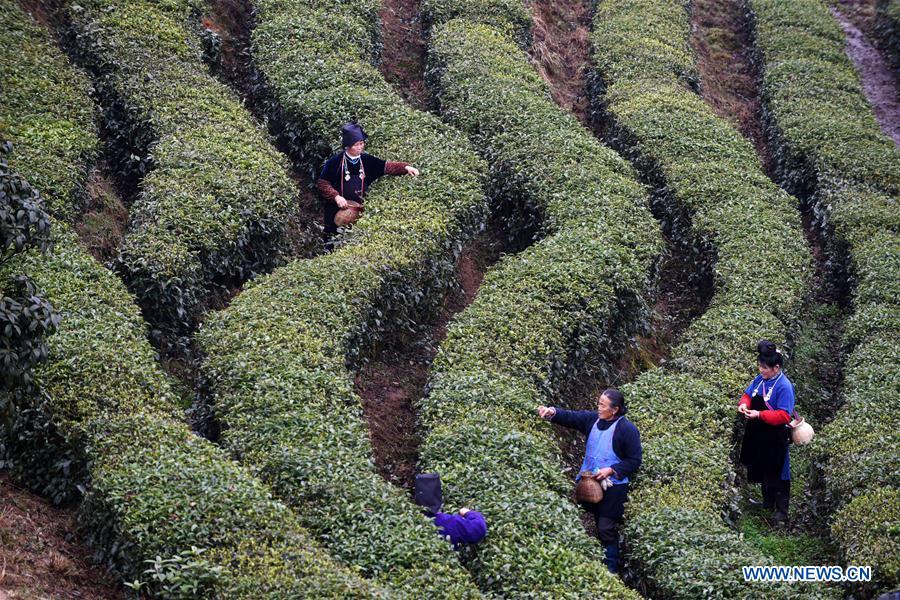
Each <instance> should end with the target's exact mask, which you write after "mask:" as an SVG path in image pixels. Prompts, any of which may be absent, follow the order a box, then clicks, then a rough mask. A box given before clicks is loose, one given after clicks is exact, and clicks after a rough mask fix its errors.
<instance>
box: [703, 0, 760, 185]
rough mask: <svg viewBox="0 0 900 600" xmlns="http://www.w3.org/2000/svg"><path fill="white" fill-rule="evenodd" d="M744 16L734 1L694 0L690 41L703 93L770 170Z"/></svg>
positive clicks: (708, 101)
mask: <svg viewBox="0 0 900 600" xmlns="http://www.w3.org/2000/svg"><path fill="white" fill-rule="evenodd" d="M745 21H746V16H745V15H743V14H742V12H741V10H740V8H739V6H738V3H736V2H734V0H695V2H693V4H692V10H691V24H692V35H691V45H692V46H693V48H694V51H695V52H696V54H697V67H698V69H699V71H700V81H701V84H700V88H701V96H702V97H703V99H704V100H706V102H707V103H709V105H710V106H711V107H712V109H713V111H714V112H715V113H716V115H718V116H719V117H722V118H724V119H727V120H729V121H731V123H733V124H734V125H735V127H737V128H738V130H739V131H740V132H741V133H742V134H743V135H744V137H746V138H747V139H749V140H750V141H751V142H752V143H753V145H754V146H755V147H756V151H757V154H758V155H759V158H760V162H761V163H762V165H763V170H764V171H765V172H766V173H771V166H772V164H771V163H772V153H771V152H770V151H769V148H768V147H767V145H766V139H765V135H764V129H763V126H762V104H761V101H760V95H759V86H758V85H757V82H758V81H759V72H758V69H757V68H756V66H755V65H754V63H753V60H752V52H753V45H752V41H751V39H750V33H749V30H748V29H747V27H746V23H745Z"/></svg>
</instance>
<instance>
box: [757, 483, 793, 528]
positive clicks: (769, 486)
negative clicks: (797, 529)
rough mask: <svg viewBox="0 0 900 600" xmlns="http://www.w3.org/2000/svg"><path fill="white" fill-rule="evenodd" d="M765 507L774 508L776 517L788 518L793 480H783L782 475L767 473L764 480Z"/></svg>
mask: <svg viewBox="0 0 900 600" xmlns="http://www.w3.org/2000/svg"><path fill="white" fill-rule="evenodd" d="M761 485H762V496H763V507H764V508H768V509H770V510H772V509H774V511H775V517H776V518H782V519H787V516H788V505H789V504H790V502H791V480H790V479H788V480H782V479H781V475H780V474H778V475H769V474H767V475H765V476H764V477H763V480H762V484H761Z"/></svg>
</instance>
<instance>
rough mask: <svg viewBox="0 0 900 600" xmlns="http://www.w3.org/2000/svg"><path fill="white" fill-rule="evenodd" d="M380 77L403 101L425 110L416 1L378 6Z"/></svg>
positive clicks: (388, 1)
mask: <svg viewBox="0 0 900 600" xmlns="http://www.w3.org/2000/svg"><path fill="white" fill-rule="evenodd" d="M379 16H380V17H381V35H382V41H383V43H384V48H383V50H382V52H381V65H380V69H381V74H382V75H383V76H384V78H385V79H386V80H387V82H388V83H390V84H391V85H392V86H394V89H395V90H397V92H398V93H399V94H400V97H401V98H403V100H404V101H405V102H406V103H407V104H409V105H410V106H412V107H413V108H416V109H418V110H428V104H429V98H430V95H429V93H428V90H427V88H426V87H425V81H424V78H423V75H424V73H425V53H426V47H425V36H424V34H423V32H422V19H421V15H420V14H419V2H418V0H383V1H382V3H381V11H380V13H379Z"/></svg>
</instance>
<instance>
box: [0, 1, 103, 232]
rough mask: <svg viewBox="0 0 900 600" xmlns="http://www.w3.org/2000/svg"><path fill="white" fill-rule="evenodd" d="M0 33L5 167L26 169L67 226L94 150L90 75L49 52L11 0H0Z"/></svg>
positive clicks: (42, 34) (46, 40)
mask: <svg viewBox="0 0 900 600" xmlns="http://www.w3.org/2000/svg"><path fill="white" fill-rule="evenodd" d="M0 31H2V32H3V33H2V37H3V52H0V140H8V141H10V142H12V144H13V149H12V151H11V152H10V153H9V156H8V157H7V159H8V161H9V165H10V168H11V169H12V170H13V171H16V170H18V169H19V163H20V162H21V164H22V165H23V166H27V170H28V179H29V182H30V183H31V185H32V186H34V188H35V189H37V190H40V191H41V192H42V193H43V195H44V200H45V202H47V207H46V208H47V211H48V212H49V213H50V214H52V215H53V216H54V217H56V218H57V219H60V220H63V221H67V222H70V223H71V222H73V221H74V220H75V218H76V217H77V216H78V215H79V214H80V212H81V207H80V199H81V197H82V194H83V192H84V182H85V181H86V179H87V172H88V170H89V169H90V168H91V166H92V163H93V161H94V158H95V157H96V155H97V153H98V147H99V141H98V139H97V128H96V125H95V124H94V117H95V108H94V105H93V103H92V102H91V100H90V98H88V92H89V90H90V80H89V79H88V78H87V77H86V76H85V74H84V73H82V72H80V71H74V70H73V69H71V68H70V67H69V65H68V62H67V61H66V58H65V57H64V56H63V55H62V54H61V53H60V52H58V51H50V48H53V47H54V44H53V40H52V39H50V37H49V35H47V33H46V31H45V30H44V29H43V28H42V27H41V26H40V25H38V24H37V23H35V22H34V21H33V20H32V19H31V18H29V17H28V16H27V15H26V14H25V13H24V12H22V10H21V9H20V8H19V6H18V3H17V2H15V0H0ZM51 191H52V193H51Z"/></svg>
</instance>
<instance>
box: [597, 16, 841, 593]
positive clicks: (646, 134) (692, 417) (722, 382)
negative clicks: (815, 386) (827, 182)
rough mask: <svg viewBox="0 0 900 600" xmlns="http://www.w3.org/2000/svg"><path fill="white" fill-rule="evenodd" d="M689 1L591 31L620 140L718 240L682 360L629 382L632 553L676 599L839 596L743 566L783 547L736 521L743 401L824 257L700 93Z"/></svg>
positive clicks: (677, 205) (603, 22) (700, 233)
mask: <svg viewBox="0 0 900 600" xmlns="http://www.w3.org/2000/svg"><path fill="white" fill-rule="evenodd" d="M689 10H690V6H689V5H688V4H682V3H675V2H669V1H665V0H629V1H626V2H603V3H600V4H599V5H598V7H597V11H596V14H595V15H594V18H593V33H592V36H591V41H592V42H593V48H594V51H593V56H594V62H595V65H596V69H597V76H598V79H597V86H596V90H595V101H596V104H597V106H598V108H599V109H600V110H601V111H602V113H603V116H604V117H605V118H606V119H607V120H608V121H609V125H608V131H607V137H608V139H609V140H610V142H611V143H612V144H613V145H614V147H616V148H620V149H621V150H622V152H623V153H626V154H627V155H629V156H630V157H631V158H632V160H634V161H635V163H636V164H637V165H639V167H640V169H641V171H642V172H645V173H647V174H648V177H649V178H651V179H653V180H656V181H658V183H657V185H658V186H660V187H661V188H663V190H664V191H663V196H664V197H665V198H666V199H667V201H668V203H669V204H670V205H671V206H670V211H672V212H673V213H676V214H677V213H683V214H686V215H687V216H688V217H689V218H690V225H689V226H688V227H686V228H680V229H679V228H676V229H674V230H673V235H675V236H688V238H689V239H687V240H683V242H682V243H685V244H691V243H692V241H694V240H698V241H699V242H700V244H701V246H705V247H708V248H711V250H712V252H711V253H710V254H708V255H707V256H706V257H705V260H707V261H710V263H711V265H710V266H711V270H712V273H713V284H714V292H713V296H712V298H711V300H710V303H709V306H708V308H707V310H706V312H705V313H704V314H703V315H702V316H700V317H699V318H697V319H696V320H695V321H694V322H693V323H691V324H690V325H689V327H688V328H687V329H686V330H685V332H684V333H683V334H682V336H681V339H680V340H679V341H678V343H677V344H676V346H675V347H674V348H673V349H672V356H671V360H670V361H669V362H668V363H667V364H665V365H664V366H662V367H658V368H654V369H651V370H650V371H648V372H645V373H644V374H642V375H640V376H639V377H638V378H637V379H636V380H635V381H634V382H633V383H631V384H629V385H627V386H625V388H624V392H625V395H626V398H628V400H629V401H630V403H631V404H630V408H631V415H632V418H633V420H634V422H635V423H636V424H637V426H638V428H639V429H640V431H641V435H642V438H643V442H644V450H645V460H644V466H643V467H642V469H641V472H640V473H639V475H638V476H637V477H636V483H635V489H634V491H633V493H632V499H631V502H630V503H629V507H628V509H627V511H626V523H625V537H626V541H627V544H628V555H629V560H630V564H631V565H632V566H633V568H634V569H635V571H636V574H637V576H638V577H639V578H640V579H641V580H642V581H643V582H645V583H646V584H647V585H648V588H649V589H650V590H652V591H653V594H654V595H660V596H665V597H670V598H696V597H700V596H703V597H710V598H751V597H756V596H758V595H759V594H760V593H764V594H765V595H766V596H767V597H773V598H774V597H792V596H804V595H808V596H810V597H812V596H815V595H820V594H827V592H823V591H822V590H816V591H812V590H811V589H810V588H804V587H803V586H799V585H795V586H785V585H782V586H774V585H773V586H771V587H769V586H767V587H766V588H765V592H761V591H760V589H759V587H758V585H759V584H754V583H747V582H745V581H744V580H743V577H742V573H741V566H743V565H754V564H760V565H765V564H771V559H770V558H768V557H766V556H765V555H764V554H763V553H762V552H761V551H759V550H758V549H756V548H754V547H753V546H752V545H750V544H749V543H748V542H747V541H745V540H744V539H743V538H742V537H741V535H740V534H739V533H738V532H736V531H734V530H733V529H732V528H731V527H730V526H729V525H728V523H727V522H726V519H727V518H728V517H729V516H730V513H731V511H733V509H735V508H736V504H737V489H736V488H735V486H734V479H735V473H734V467H733V465H732V458H731V454H732V447H733V441H734V438H735V434H736V433H737V432H739V431H740V428H739V426H740V423H739V419H738V417H737V414H736V412H735V409H736V407H737V402H738V399H739V398H740V396H741V393H742V391H743V388H744V387H745V386H746V385H747V383H748V382H749V380H750V379H752V377H753V376H754V375H755V372H754V371H755V366H756V360H755V359H756V356H755V347H756V342H757V341H758V340H759V339H762V338H766V339H770V340H776V341H778V340H784V339H785V338H786V337H787V335H788V333H789V331H790V330H791V328H792V327H793V326H794V325H795V323H796V321H797V318H798V316H799V315H798V313H799V309H800V307H801V304H802V300H803V298H804V294H805V293H806V291H807V286H808V284H809V281H810V275H811V256H810V252H809V249H808V248H807V246H806V243H805V239H804V236H803V230H802V227H801V223H800V215H799V212H798V205H797V201H796V200H795V199H794V198H792V197H790V196H789V195H788V194H787V193H785V192H784V191H783V190H781V189H780V188H779V187H778V186H777V185H775V184H774V183H773V182H772V181H771V180H770V179H769V178H768V177H767V176H766V174H765V173H764V172H763V170H762V167H761V164H760V160H759V158H758V156H757V155H756V153H755V151H754V148H753V146H752V145H751V144H750V143H749V142H748V141H747V140H746V139H744V138H743V137H742V136H741V135H740V133H739V132H738V131H737V130H736V129H735V128H734V127H733V126H732V125H731V124H729V123H728V122H727V121H725V120H724V119H721V118H719V117H717V116H716V115H715V114H714V112H713V110H712V108H711V107H710V106H709V105H707V104H706V102H705V101H704V100H703V99H702V98H701V97H700V96H699V94H698V93H697V89H698V86H699V85H701V83H700V82H699V75H698V72H697V66H696V57H695V55H694V52H693V50H692V49H691V46H690V44H689V37H690V27H691V24H690V15H689ZM779 345H780V344H779ZM723 517H724V518H723ZM819 597H821V596H819Z"/></svg>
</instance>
